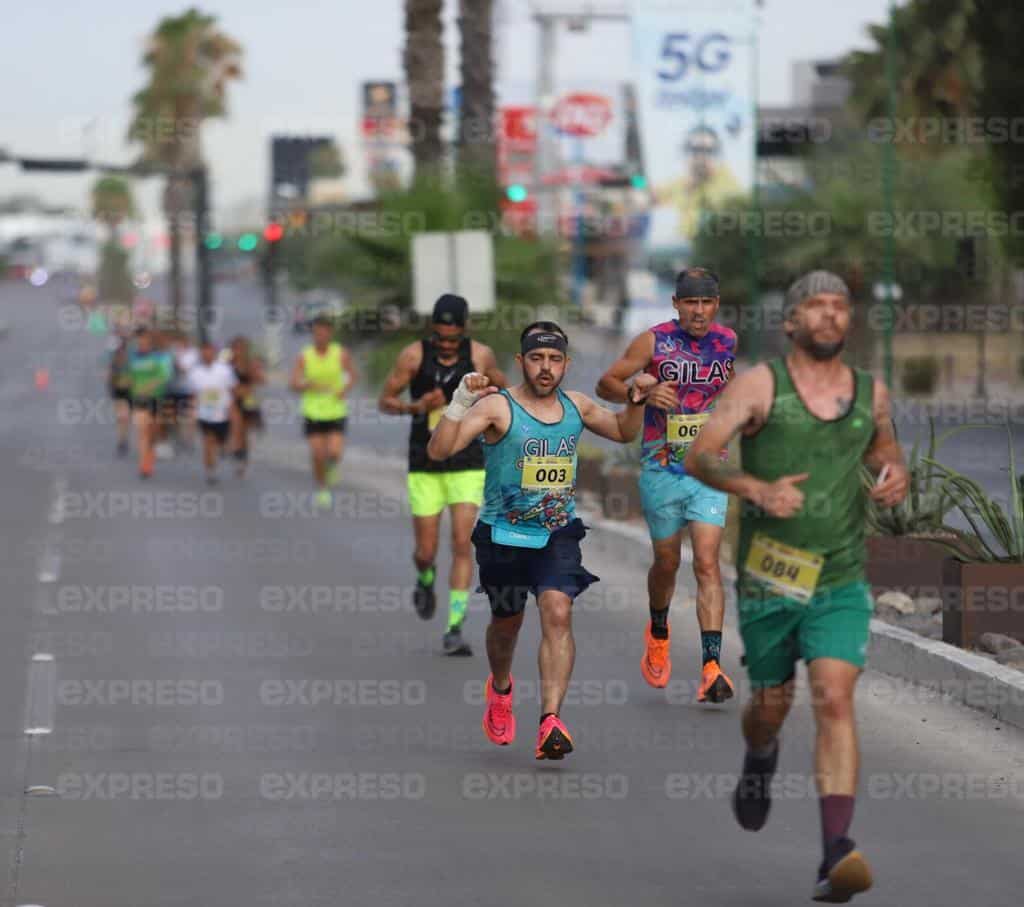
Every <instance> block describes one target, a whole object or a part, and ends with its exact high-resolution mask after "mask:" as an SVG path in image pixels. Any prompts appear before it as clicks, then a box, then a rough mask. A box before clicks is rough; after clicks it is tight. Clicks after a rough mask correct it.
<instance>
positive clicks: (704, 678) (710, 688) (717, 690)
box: [697, 661, 733, 702]
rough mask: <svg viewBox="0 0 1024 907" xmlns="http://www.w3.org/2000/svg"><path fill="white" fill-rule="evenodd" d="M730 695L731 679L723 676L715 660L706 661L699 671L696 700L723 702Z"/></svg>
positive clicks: (731, 695) (730, 697) (731, 694)
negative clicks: (701, 670) (698, 686)
mask: <svg viewBox="0 0 1024 907" xmlns="http://www.w3.org/2000/svg"><path fill="white" fill-rule="evenodd" d="M732 697H733V691H732V681H731V680H730V679H729V678H728V677H726V676H725V674H724V673H723V672H722V669H721V668H720V667H719V666H718V662H717V661H709V662H707V664H705V665H704V670H703V672H702V673H701V677H700V689H699V690H697V702H725V700H726V699H732Z"/></svg>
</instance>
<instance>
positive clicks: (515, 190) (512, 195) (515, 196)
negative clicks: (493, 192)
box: [505, 183, 530, 204]
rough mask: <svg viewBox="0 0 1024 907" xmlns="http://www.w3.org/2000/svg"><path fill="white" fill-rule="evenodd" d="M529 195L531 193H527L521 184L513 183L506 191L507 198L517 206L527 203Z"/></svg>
mask: <svg viewBox="0 0 1024 907" xmlns="http://www.w3.org/2000/svg"><path fill="white" fill-rule="evenodd" d="M529 194H530V193H529V192H527V191H526V186H524V185H522V184H521V183H513V184H512V185H511V186H509V187H508V188H507V189H506V190H505V197H506V198H507V199H508V200H509V201H510V202H515V203H516V204H519V203H520V202H525V201H526V199H527V197H528V196H529Z"/></svg>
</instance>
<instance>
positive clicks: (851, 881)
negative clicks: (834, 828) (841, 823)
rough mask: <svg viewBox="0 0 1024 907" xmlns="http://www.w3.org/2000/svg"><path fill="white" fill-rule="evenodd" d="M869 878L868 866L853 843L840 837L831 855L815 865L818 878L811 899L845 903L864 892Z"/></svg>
mask: <svg viewBox="0 0 1024 907" xmlns="http://www.w3.org/2000/svg"><path fill="white" fill-rule="evenodd" d="M872 881H873V880H872V878H871V867H870V866H868V862H867V860H865V859H864V856H863V854H861V852H860V851H859V850H857V845H856V844H854V843H853V841H851V840H850V839H849V838H843V839H842V840H841V841H840V842H839V844H838V846H837V847H836V851H835V853H834V854H833V855H832V856H831V858H830V859H829V860H828V861H827V862H824V863H822V864H821V866H820V867H819V868H818V881H817V882H816V883H815V885H814V891H813V893H812V894H811V900H812V901H819V902H821V903H824V904H845V903H846V902H847V901H849V900H850V898H852V897H853V896H854V895H855V894H860V893H861V892H862V891H867V890H868V889H869V888H870V887H871V884H872Z"/></svg>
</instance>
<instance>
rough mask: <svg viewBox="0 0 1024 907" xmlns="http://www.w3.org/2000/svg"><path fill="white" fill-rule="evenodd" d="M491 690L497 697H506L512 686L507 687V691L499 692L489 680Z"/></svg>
mask: <svg viewBox="0 0 1024 907" xmlns="http://www.w3.org/2000/svg"><path fill="white" fill-rule="evenodd" d="M491 689H492V690H494V692H495V693H497V694H498V695H499V696H508V694H509V693H511V692H512V684H509V685H508V689H507V690H499V689H498V688H497V687H496V686H495V684H494V681H493V680H491Z"/></svg>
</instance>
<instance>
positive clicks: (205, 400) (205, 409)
mask: <svg viewBox="0 0 1024 907" xmlns="http://www.w3.org/2000/svg"><path fill="white" fill-rule="evenodd" d="M187 381H188V386H189V390H190V392H191V393H192V394H193V395H194V396H195V398H196V402H197V408H196V415H197V417H198V422H199V431H200V433H201V434H202V437H203V466H204V467H205V470H206V482H207V484H209V485H213V484H216V482H217V463H218V462H219V461H220V457H221V452H222V451H223V449H224V445H225V444H226V443H227V440H228V432H229V431H230V428H231V422H230V414H231V403H232V398H233V395H234V389H235V386H236V385H237V384H238V380H237V379H236V378H235V372H234V369H232V368H231V366H230V365H228V364H227V363H226V362H221V361H220V360H218V358H217V348H216V347H215V346H214V345H213V343H211V342H210V341H209V340H207V341H206V342H205V343H203V345H202V346H201V347H200V349H199V362H198V363H197V364H196V365H194V366H192V368H191V369H190V370H189V373H188V378H187Z"/></svg>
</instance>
